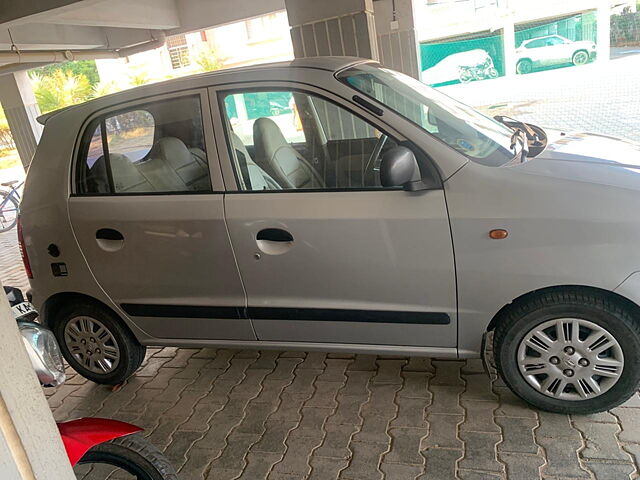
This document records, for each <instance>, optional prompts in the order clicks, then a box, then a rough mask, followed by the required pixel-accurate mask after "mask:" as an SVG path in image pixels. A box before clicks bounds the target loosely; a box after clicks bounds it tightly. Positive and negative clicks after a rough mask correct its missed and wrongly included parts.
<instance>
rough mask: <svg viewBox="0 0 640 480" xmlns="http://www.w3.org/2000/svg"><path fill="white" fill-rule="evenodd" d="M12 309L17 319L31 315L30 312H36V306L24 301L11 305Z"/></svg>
mask: <svg viewBox="0 0 640 480" xmlns="http://www.w3.org/2000/svg"><path fill="white" fill-rule="evenodd" d="M11 310H12V311H13V318H15V319H16V320H18V319H20V318H22V317H24V316H26V315H29V314H30V313H35V312H36V309H35V307H34V306H33V305H31V303H29V302H22V303H19V304H18V305H14V306H13V307H11Z"/></svg>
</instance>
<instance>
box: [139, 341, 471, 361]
mask: <svg viewBox="0 0 640 480" xmlns="http://www.w3.org/2000/svg"><path fill="white" fill-rule="evenodd" d="M142 343H143V344H144V345H146V346H160V347H188V348H194V347H196V348H206V347H216V348H233V349H242V348H249V349H256V350H258V349H264V350H301V351H322V352H336V353H365V354H374V355H406V356H412V355H415V356H420V357H438V358H458V356H459V355H458V349H457V348H455V347H415V346H410V347H408V346H403V345H369V344H360V343H320V342H274V341H260V340H251V341H246V340H203V339H198V338H194V339H179V340H177V339H165V338H148V339H146V341H143V342H142ZM461 354H462V356H463V357H464V358H470V357H475V356H478V354H477V353H476V354H474V353H473V352H467V351H465V352H461Z"/></svg>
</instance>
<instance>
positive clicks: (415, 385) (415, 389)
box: [398, 371, 431, 406]
mask: <svg viewBox="0 0 640 480" xmlns="http://www.w3.org/2000/svg"><path fill="white" fill-rule="evenodd" d="M430 377H431V374H430V373H427V372H408V371H403V372H402V378H403V379H404V383H403V384H402V388H401V389H400V391H399V392H398V397H408V398H420V399H422V401H423V403H424V405H425V406H426V405H428V404H430V403H431V392H430V391H429V388H428V386H429V378H430Z"/></svg>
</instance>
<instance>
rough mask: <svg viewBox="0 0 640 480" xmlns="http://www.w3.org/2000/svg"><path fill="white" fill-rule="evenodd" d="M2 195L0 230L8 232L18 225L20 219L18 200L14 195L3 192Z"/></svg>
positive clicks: (0, 199)
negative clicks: (17, 221)
mask: <svg viewBox="0 0 640 480" xmlns="http://www.w3.org/2000/svg"><path fill="white" fill-rule="evenodd" d="M0 195H2V197H0V205H1V206H0V232H7V231H9V230H11V229H12V228H13V227H14V226H15V225H16V220H17V219H18V209H19V206H18V202H17V201H16V199H15V198H13V195H11V196H9V194H8V193H6V192H2V193H1V194H0Z"/></svg>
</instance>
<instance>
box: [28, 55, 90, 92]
mask: <svg viewBox="0 0 640 480" xmlns="http://www.w3.org/2000/svg"><path fill="white" fill-rule="evenodd" d="M59 70H62V71H64V72H71V73H73V74H74V75H84V76H85V77H86V78H87V80H88V81H89V83H90V84H91V86H93V85H96V84H97V83H98V82H99V81H100V75H98V68H97V67H96V62H95V60H77V61H73V62H63V63H54V64H51V65H47V66H45V67H40V68H36V69H34V70H32V72H36V73H37V74H38V75H41V76H49V75H53V74H54V73H55V72H57V71H59Z"/></svg>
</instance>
